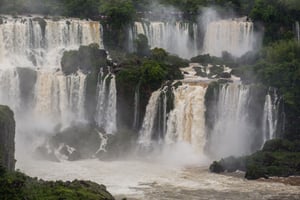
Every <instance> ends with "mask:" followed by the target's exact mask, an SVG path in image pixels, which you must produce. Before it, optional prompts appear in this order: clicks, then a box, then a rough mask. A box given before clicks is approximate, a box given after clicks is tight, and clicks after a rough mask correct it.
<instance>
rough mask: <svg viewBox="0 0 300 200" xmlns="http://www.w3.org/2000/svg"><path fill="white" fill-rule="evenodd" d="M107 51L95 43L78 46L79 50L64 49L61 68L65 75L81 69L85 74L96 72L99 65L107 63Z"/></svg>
mask: <svg viewBox="0 0 300 200" xmlns="http://www.w3.org/2000/svg"><path fill="white" fill-rule="evenodd" d="M106 58H107V53H106V51H105V50H103V49H99V46H98V45H97V44H90V45H89V46H80V48H79V50H78V51H77V50H73V51H65V52H64V55H63V57H62V59H61V68H62V71H63V72H64V74H65V75H70V74H73V73H76V72H77V70H81V71H82V72H84V73H85V74H88V73H89V72H93V73H96V74H98V71H99V67H105V66H107V64H108V61H107V59H106Z"/></svg>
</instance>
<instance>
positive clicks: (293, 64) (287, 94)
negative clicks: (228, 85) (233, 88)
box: [244, 40, 300, 139]
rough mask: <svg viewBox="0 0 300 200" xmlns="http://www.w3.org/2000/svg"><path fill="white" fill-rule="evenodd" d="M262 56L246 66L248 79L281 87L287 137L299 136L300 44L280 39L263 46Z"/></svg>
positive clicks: (299, 137) (296, 137)
mask: <svg viewBox="0 0 300 200" xmlns="http://www.w3.org/2000/svg"><path fill="white" fill-rule="evenodd" d="M260 57H261V58H260V59H259V60H258V62H257V63H256V64H254V65H251V66H248V67H246V70H245V71H244V72H245V73H246V76H247V77H246V79H247V78H248V79H252V81H256V82H257V81H259V82H261V83H263V84H264V85H266V86H272V87H275V88H277V89H278V91H279V93H280V94H281V95H282V96H283V102H284V109H285V113H286V128H285V133H284V135H283V136H284V137H285V138H289V139H300V127H299V126H298V125H297V124H299V123H300V119H299V116H300V87H299V84H300V76H299V74H300V45H299V44H298V43H297V42H295V41H294V40H288V41H278V42H275V43H272V44H271V45H269V46H267V47H265V48H263V49H262V51H261V54H260Z"/></svg>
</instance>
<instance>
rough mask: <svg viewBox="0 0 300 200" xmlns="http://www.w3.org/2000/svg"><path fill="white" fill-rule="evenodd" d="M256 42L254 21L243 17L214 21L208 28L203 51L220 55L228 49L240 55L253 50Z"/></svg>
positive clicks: (233, 53) (235, 54)
mask: <svg viewBox="0 0 300 200" xmlns="http://www.w3.org/2000/svg"><path fill="white" fill-rule="evenodd" d="M254 42H255V40H254V32H253V23H252V22H248V21H244V20H241V19H232V20H231V19H228V20H219V21H213V22H210V23H209V24H208V25H207V28H206V33H205V37H204V47H203V52H204V53H208V54H210V55H212V56H218V57H220V56H222V52H223V51H227V52H229V53H231V54H232V55H234V56H238V57H239V56H242V55H243V54H245V53H246V52H248V51H251V50H253V47H254V46H253V45H254Z"/></svg>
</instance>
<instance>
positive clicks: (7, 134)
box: [0, 105, 15, 171]
mask: <svg viewBox="0 0 300 200" xmlns="http://www.w3.org/2000/svg"><path fill="white" fill-rule="evenodd" d="M0 165H3V166H4V167H5V168H7V169H8V170H10V171H13V170H14V169H15V119H14V113H13V112H12V111H11V109H10V108H9V107H8V106H2V105H0Z"/></svg>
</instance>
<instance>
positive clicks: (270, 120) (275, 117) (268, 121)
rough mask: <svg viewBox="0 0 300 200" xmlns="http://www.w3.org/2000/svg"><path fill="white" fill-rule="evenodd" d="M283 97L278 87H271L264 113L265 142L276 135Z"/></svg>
mask: <svg viewBox="0 0 300 200" xmlns="http://www.w3.org/2000/svg"><path fill="white" fill-rule="evenodd" d="M280 102H281V98H280V97H279V96H278V94H277V91H276V89H272V88H270V89H269V91H268V94H267V95H266V100H265V105H264V113H263V126H262V130H263V144H264V143H265V142H266V141H267V140H270V139H274V138H275V137H276V131H277V129H278V127H277V125H278V122H279V106H280Z"/></svg>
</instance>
